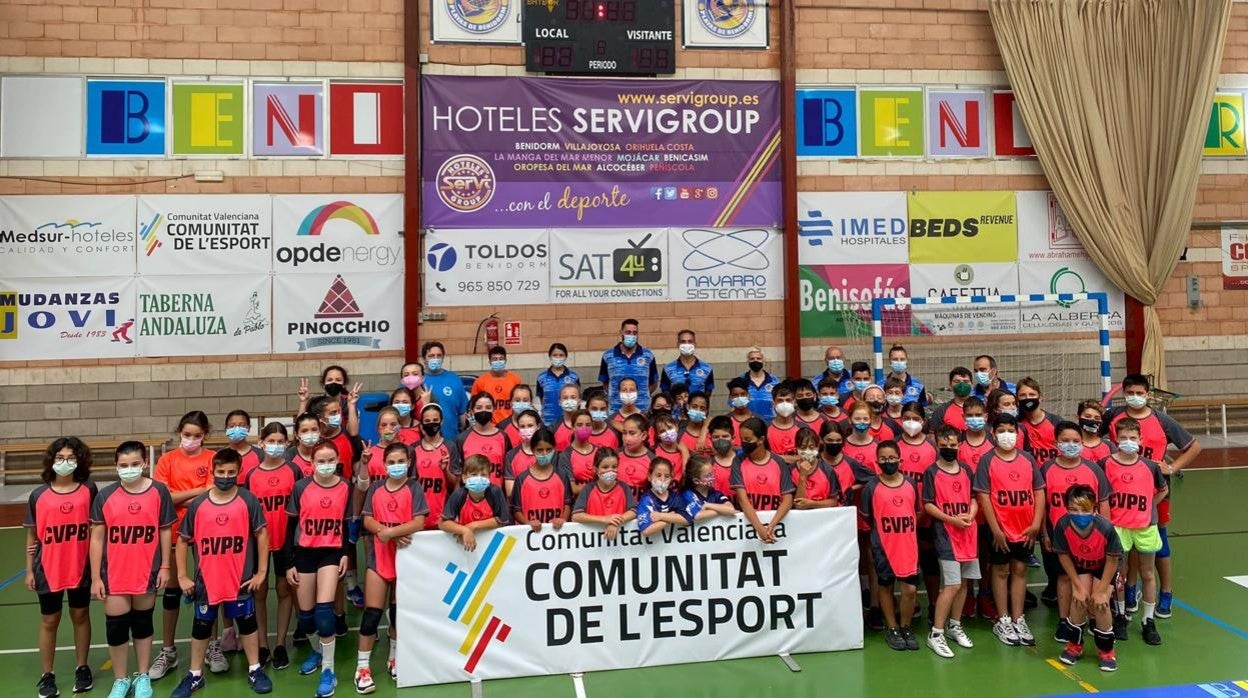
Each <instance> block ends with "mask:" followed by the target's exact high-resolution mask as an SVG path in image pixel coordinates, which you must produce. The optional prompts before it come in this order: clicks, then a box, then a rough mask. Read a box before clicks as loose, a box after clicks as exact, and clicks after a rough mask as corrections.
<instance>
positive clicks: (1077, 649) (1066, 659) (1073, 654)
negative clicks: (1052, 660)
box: [1057, 642, 1083, 666]
mask: <svg viewBox="0 0 1248 698" xmlns="http://www.w3.org/2000/svg"><path fill="white" fill-rule="evenodd" d="M1082 656H1083V645H1076V644H1075V643H1073V642H1067V643H1066V649H1064V650H1062V654H1061V656H1060V657H1058V658H1057V659H1058V661H1060V662H1061V663H1062V664H1065V665H1066V666H1074V665H1075V662H1077V661H1079V658H1080V657H1082Z"/></svg>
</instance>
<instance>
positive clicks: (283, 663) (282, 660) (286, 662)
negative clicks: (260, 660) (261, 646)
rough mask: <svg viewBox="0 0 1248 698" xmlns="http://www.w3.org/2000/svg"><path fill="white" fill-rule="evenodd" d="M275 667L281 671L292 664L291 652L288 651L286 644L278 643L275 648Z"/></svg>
mask: <svg viewBox="0 0 1248 698" xmlns="http://www.w3.org/2000/svg"><path fill="white" fill-rule="evenodd" d="M272 661H273V668H274V669H277V670H278V671H281V670H282V669H285V668H286V667H288V666H290V653H289V652H287V651H286V645H278V646H277V649H275V650H273V660H272Z"/></svg>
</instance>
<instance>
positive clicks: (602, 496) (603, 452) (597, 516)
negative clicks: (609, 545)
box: [572, 448, 637, 540]
mask: <svg viewBox="0 0 1248 698" xmlns="http://www.w3.org/2000/svg"><path fill="white" fill-rule="evenodd" d="M619 470H620V458H619V455H617V454H616V452H615V451H614V450H612V449H610V448H600V449H598V454H597V455H596V456H594V473H595V475H596V478H595V481H594V486H593V487H586V488H585V489H583V490H581V494H580V496H578V497H577V498H576V504H573V505H572V520H573V521H575V522H576V523H583V524H599V525H604V526H606V527H607V530H606V532H605V534H604V535H605V536H606V539H607V540H615V537H616V536H617V535H619V533H620V527H621V526H623V525H624V524H625V523H627V522H629V521H631V520H633V519H634V518H636V517H637V505H636V503H635V502H634V500H633V493H632V490H630V489H629V488H627V487H624V486H623V485H621V484H620V483H619V482H617V479H618V476H619Z"/></svg>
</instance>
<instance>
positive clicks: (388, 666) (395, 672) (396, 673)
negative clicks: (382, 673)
mask: <svg viewBox="0 0 1248 698" xmlns="http://www.w3.org/2000/svg"><path fill="white" fill-rule="evenodd" d="M386 670H387V671H389V672H390V678H392V679H397V678H398V677H399V670H398V669H397V668H395V666H394V657H391V658H390V660H389V661H387V662H386Z"/></svg>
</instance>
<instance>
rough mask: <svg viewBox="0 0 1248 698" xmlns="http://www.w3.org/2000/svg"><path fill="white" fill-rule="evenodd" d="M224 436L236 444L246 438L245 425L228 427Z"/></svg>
mask: <svg viewBox="0 0 1248 698" xmlns="http://www.w3.org/2000/svg"><path fill="white" fill-rule="evenodd" d="M225 438H227V439H229V440H230V443H232V444H236V443H238V442H239V441H242V440H243V439H245V438H247V427H230V428H229V429H226V430H225Z"/></svg>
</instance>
